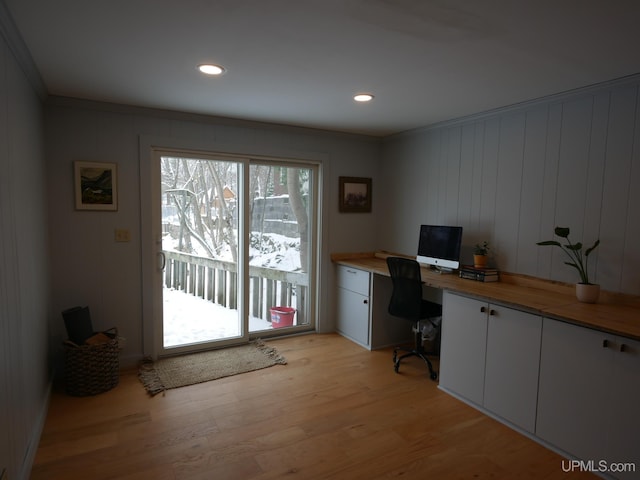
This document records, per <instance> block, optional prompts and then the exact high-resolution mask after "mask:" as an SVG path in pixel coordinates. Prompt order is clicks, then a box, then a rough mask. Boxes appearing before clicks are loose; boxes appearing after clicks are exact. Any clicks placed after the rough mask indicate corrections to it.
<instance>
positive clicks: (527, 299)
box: [332, 252, 640, 340]
mask: <svg viewBox="0 0 640 480" xmlns="http://www.w3.org/2000/svg"><path fill="white" fill-rule="evenodd" d="M390 255H394V254H390V253H387V252H371V253H361V254H348V253H347V254H334V255H332V260H333V262H334V263H336V264H338V265H345V266H349V267H353V268H356V269H360V270H363V271H365V272H369V273H371V274H374V275H381V276H384V277H389V270H388V268H387V263H386V258H387V257H388V256H390ZM421 274H422V281H423V282H424V284H425V285H426V286H428V287H433V288H436V289H440V290H444V291H451V292H454V293H459V294H462V295H468V296H472V297H477V298H480V299H485V300H487V301H490V302H498V303H501V304H503V305H506V306H511V307H513V308H517V309H520V310H525V311H528V312H531V313H537V314H539V315H542V316H545V317H550V318H555V319H558V320H563V321H566V322H569V323H574V324H577V325H582V326H584V327H589V328H594V329H597V330H600V331H602V332H607V333H612V334H615V335H622V336H625V337H628V338H631V339H634V340H640V297H636V296H631V295H623V294H616V293H610V292H605V291H602V292H601V294H600V299H599V301H598V303H595V304H586V303H580V302H578V300H577V299H576V296H575V287H574V286H573V285H570V284H566V283H562V282H554V281H549V280H543V279H538V278H533V277H528V276H525V275H517V274H510V273H506V272H501V273H500V281H499V282H490V283H483V282H476V281H474V280H468V279H464V278H460V277H459V276H457V275H456V274H455V273H454V274H440V273H438V272H435V271H433V270H430V269H429V268H426V267H422V269H421ZM372 281H374V282H375V278H373V279H372ZM385 300H386V301H388V299H385Z"/></svg>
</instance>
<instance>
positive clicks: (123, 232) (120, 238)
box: [0, 228, 131, 480]
mask: <svg viewBox="0 0 640 480" xmlns="http://www.w3.org/2000/svg"><path fill="white" fill-rule="evenodd" d="M115 240H116V242H130V241H131V232H130V231H129V230H128V229H126V228H116V230H115ZM0 480H2V479H1V478H0Z"/></svg>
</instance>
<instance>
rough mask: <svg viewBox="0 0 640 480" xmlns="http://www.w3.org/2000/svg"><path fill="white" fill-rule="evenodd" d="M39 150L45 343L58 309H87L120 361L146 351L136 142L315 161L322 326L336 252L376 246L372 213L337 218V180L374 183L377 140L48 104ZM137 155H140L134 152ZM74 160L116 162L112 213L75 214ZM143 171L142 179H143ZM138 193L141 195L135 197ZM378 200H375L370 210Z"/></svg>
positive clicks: (57, 327)
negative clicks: (43, 156) (44, 172)
mask: <svg viewBox="0 0 640 480" xmlns="http://www.w3.org/2000/svg"><path fill="white" fill-rule="evenodd" d="M45 125H46V152H47V163H48V165H49V182H50V183H49V184H50V187H51V189H50V198H51V199H52V201H51V202H50V204H49V209H50V210H49V212H50V231H51V246H52V252H53V255H52V270H53V290H52V297H53V299H52V303H53V307H52V312H51V314H52V316H53V317H55V320H54V321H53V323H52V325H51V330H52V332H53V338H52V342H53V344H54V345H56V344H58V343H59V342H60V341H61V340H62V339H63V338H64V335H65V332H64V325H63V322H62V320H61V317H60V316H59V315H60V312H61V311H62V310H64V309H66V308H69V307H72V306H74V305H89V307H90V309H91V316H92V321H93V324H94V327H95V328H96V329H107V328H110V327H112V326H117V327H118V329H119V332H120V334H121V335H122V336H124V337H125V338H126V339H127V346H126V348H125V351H124V352H123V354H122V356H121V359H122V361H123V363H125V364H126V363H133V362H135V361H137V360H138V359H139V358H140V357H141V356H142V355H143V353H149V352H143V340H144V337H143V328H142V316H143V313H144V312H143V305H146V304H145V303H143V298H144V295H146V293H147V292H145V291H143V287H144V284H143V282H142V277H143V271H142V268H144V267H143V265H145V262H143V261H142V258H143V255H144V253H145V252H148V251H149V249H150V248H151V247H153V245H149V244H148V243H149V242H146V241H144V240H143V239H144V237H145V233H146V232H144V231H142V228H143V227H142V223H141V222H142V218H143V217H144V215H143V214H144V213H145V210H144V209H148V208H149V202H148V194H147V193H148V188H147V184H148V178H146V177H144V178H143V177H141V175H147V173H148V168H146V165H148V163H149V159H148V158H142V159H141V158H140V155H143V156H144V155H145V153H144V152H145V151H146V150H145V149H142V150H141V149H140V148H139V145H140V144H141V142H149V141H150V140H149V139H154V141H155V140H158V139H160V140H159V141H160V142H161V143H162V144H163V145H162V146H170V145H175V146H176V147H181V148H188V147H189V146H191V147H192V148H194V149H202V148H203V146H205V147H206V148H207V149H210V150H212V151H216V150H218V151H223V152H236V153H241V154H259V153H262V154H266V155H273V156H283V157H290V158H317V159H321V160H322V163H323V181H324V185H323V189H322V195H323V200H324V201H323V218H322V223H321V226H322V232H323V251H322V257H321V259H320V268H321V273H322V277H321V292H320V298H319V302H318V303H319V306H320V319H319V320H320V327H321V329H322V330H323V331H331V330H333V329H334V319H333V305H332V303H331V302H332V298H333V295H332V293H331V292H332V289H333V267H332V265H331V262H330V258H329V255H330V253H331V252H336V251H360V250H369V251H371V250H373V249H374V248H375V245H376V239H375V222H374V215H373V214H340V213H338V177H339V176H363V177H372V178H373V183H374V185H376V184H377V183H378V178H379V177H378V169H379V156H380V141H379V140H378V139H374V138H370V137H364V136H354V135H344V134H335V133H328V132H320V131H314V130H309V129H301V128H286V127H280V126H274V125H266V124H256V123H249V122H240V121H230V120H222V119H215V118H211V117H203V116H193V115H186V114H178V113H172V112H161V111H153V110H144V109H134V108H128V107H122V106H116V105H107V104H100V103H93V102H82V101H77V100H70V99H64V98H52V99H50V101H48V104H47V107H46V122H45ZM141 151H142V153H140V152H141ZM75 160H84V161H96V162H116V163H117V164H118V179H119V198H118V204H119V209H118V211H117V212H89V211H76V210H74V204H73V183H72V180H73V177H72V166H73V162H74V161H75ZM141 172H142V174H141ZM141 191H142V192H141ZM375 208H376V199H375V197H374V209H375ZM115 228H127V229H129V230H130V232H131V238H132V241H131V242H130V243H116V242H115V241H114V229H115Z"/></svg>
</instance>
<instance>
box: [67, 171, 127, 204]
mask: <svg viewBox="0 0 640 480" xmlns="http://www.w3.org/2000/svg"><path fill="white" fill-rule="evenodd" d="M117 169H118V167H117V164H115V163H97V162H74V164H73V178H74V185H75V196H76V210H107V211H109V210H110V211H115V210H118V170H117Z"/></svg>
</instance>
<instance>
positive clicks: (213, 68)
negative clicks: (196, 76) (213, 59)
mask: <svg viewBox="0 0 640 480" xmlns="http://www.w3.org/2000/svg"><path fill="white" fill-rule="evenodd" d="M198 70H200V71H201V72H202V73H206V74H207V75H222V74H223V73H224V72H226V69H225V68H224V67H221V66H220V65H214V64H212V63H205V64H202V65H198Z"/></svg>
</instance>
